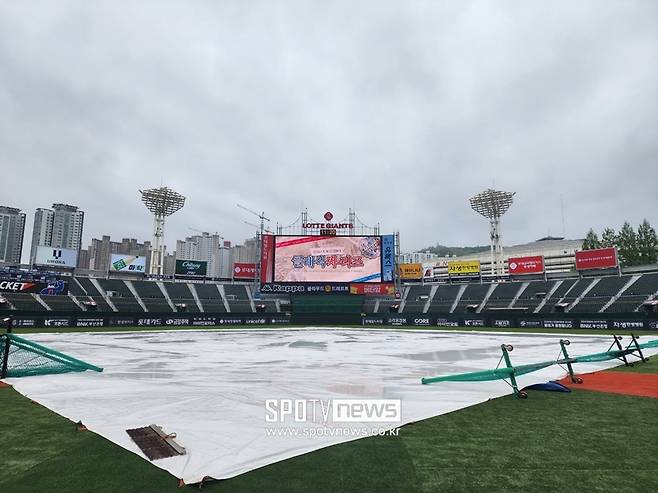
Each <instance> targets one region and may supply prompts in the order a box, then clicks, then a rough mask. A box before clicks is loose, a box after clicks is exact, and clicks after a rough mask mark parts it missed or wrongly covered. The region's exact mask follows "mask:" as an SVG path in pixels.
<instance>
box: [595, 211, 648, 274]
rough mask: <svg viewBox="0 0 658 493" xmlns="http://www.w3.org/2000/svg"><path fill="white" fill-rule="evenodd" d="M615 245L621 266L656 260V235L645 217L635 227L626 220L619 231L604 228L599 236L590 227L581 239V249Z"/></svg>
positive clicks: (644, 263)
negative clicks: (582, 239)
mask: <svg viewBox="0 0 658 493" xmlns="http://www.w3.org/2000/svg"><path fill="white" fill-rule="evenodd" d="M611 246H616V247H617V253H618V256H619V263H620V264H621V265H623V266H631V265H646V264H655V263H657V262H658V236H656V230H655V229H653V227H652V226H651V224H649V221H647V220H646V219H645V220H644V221H643V222H642V224H640V225H639V226H638V228H637V231H636V230H635V229H633V226H631V224H630V223H629V222H628V221H626V222H625V223H624V225H623V226H622V227H621V229H620V230H619V232H616V231H615V230H614V229H612V228H605V229H604V230H603V231H602V232H601V238H600V239H599V236H598V235H597V234H596V232H595V231H594V230H593V229H591V228H590V230H589V231H588V232H587V235H585V240H584V241H583V250H593V249H595V248H605V247H611Z"/></svg>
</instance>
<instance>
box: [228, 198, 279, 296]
mask: <svg viewBox="0 0 658 493" xmlns="http://www.w3.org/2000/svg"><path fill="white" fill-rule="evenodd" d="M236 205H237V206H238V207H239V208H240V209H242V210H244V211H247V212H248V213H249V214H253V215H254V216H256V217H257V218H258V219H260V231H257V232H256V258H255V259H254V263H255V264H256V275H255V276H254V293H260V267H261V265H260V258H261V244H260V243H261V241H262V238H263V233H264V232H265V231H267V232H268V233H271V231H269V230H268V229H266V228H265V221H267V222H268V223H269V222H270V220H269V219H268V218H267V217H265V211H263V212H261V213H260V214H259V213H258V212H256V211H253V210H251V209H249V208H248V207H245V206H244V205H240V204H236ZM245 222H247V221H245ZM247 224H249V223H247ZM254 226H256V225H255V224H254Z"/></svg>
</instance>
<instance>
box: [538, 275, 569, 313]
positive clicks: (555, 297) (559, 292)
mask: <svg viewBox="0 0 658 493" xmlns="http://www.w3.org/2000/svg"><path fill="white" fill-rule="evenodd" d="M576 281H577V279H564V280H563V281H562V283H561V284H560V285H559V286H558V287H557V289H556V290H555V292H554V293H553V294H552V295H551V297H550V298H549V299H548V300H546V303H545V304H544V306H543V307H542V308H541V310H539V313H551V312H552V311H553V309H554V308H555V304H556V303H557V302H558V301H560V299H561V298H562V297H563V296H564V294H565V293H566V292H567V291H569V290H570V289H571V287H572V286H573V285H574V284H576Z"/></svg>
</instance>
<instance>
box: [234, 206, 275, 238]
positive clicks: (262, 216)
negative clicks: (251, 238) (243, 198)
mask: <svg viewBox="0 0 658 493" xmlns="http://www.w3.org/2000/svg"><path fill="white" fill-rule="evenodd" d="M237 206H238V207H239V208H240V209H242V210H244V211H247V212H248V213H249V214H253V215H254V216H256V217H257V218H258V219H260V234H261V235H262V234H263V231H265V221H267V222H268V223H269V222H270V220H269V219H268V218H267V217H265V212H261V213H260V214H259V213H258V212H256V211H252V210H251V209H249V208H248V207H245V206H244V205H240V204H237Z"/></svg>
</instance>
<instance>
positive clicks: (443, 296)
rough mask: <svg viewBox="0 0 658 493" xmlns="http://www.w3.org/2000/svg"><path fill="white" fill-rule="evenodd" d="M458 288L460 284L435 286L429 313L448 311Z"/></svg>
mask: <svg viewBox="0 0 658 493" xmlns="http://www.w3.org/2000/svg"><path fill="white" fill-rule="evenodd" d="M460 289H461V286H458V285H453V284H440V285H439V286H438V287H437V290H436V293H434V297H433V298H432V303H431V304H430V308H429V310H428V311H429V312H430V313H444V314H445V313H450V309H451V308H452V305H453V303H454V302H455V298H456V297H457V293H459V290H460Z"/></svg>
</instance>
